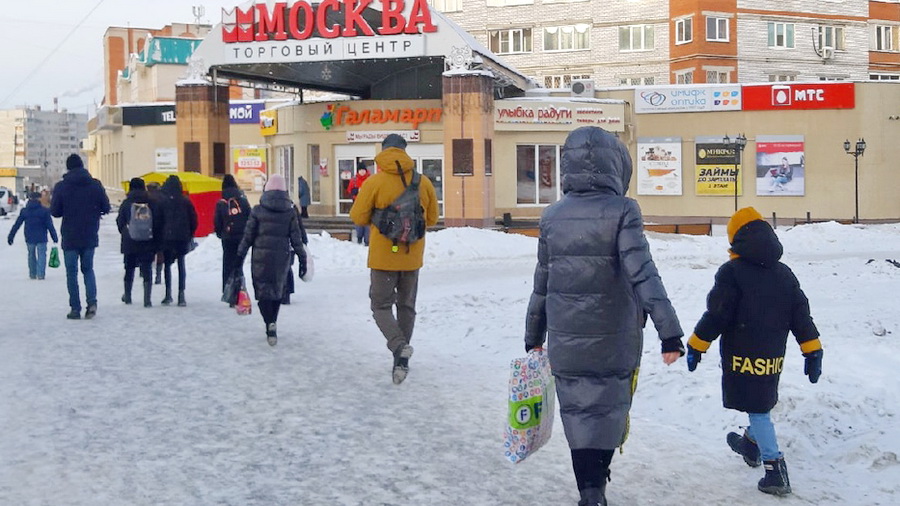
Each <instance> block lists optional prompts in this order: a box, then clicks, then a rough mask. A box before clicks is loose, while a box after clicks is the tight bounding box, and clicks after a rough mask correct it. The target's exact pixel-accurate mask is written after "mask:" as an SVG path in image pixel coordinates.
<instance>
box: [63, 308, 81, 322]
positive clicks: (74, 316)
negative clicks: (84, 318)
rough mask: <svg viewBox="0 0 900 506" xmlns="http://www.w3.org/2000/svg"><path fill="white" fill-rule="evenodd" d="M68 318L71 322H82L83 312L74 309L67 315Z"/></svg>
mask: <svg viewBox="0 0 900 506" xmlns="http://www.w3.org/2000/svg"><path fill="white" fill-rule="evenodd" d="M66 318H68V319H70V320H80V319H81V310H80V309H72V310H71V311H69V314H67V315H66Z"/></svg>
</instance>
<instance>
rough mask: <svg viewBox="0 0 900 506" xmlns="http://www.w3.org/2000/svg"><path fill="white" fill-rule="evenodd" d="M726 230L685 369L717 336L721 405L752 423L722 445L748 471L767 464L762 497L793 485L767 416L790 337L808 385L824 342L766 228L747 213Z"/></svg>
mask: <svg viewBox="0 0 900 506" xmlns="http://www.w3.org/2000/svg"><path fill="white" fill-rule="evenodd" d="M727 231H728V242H729V244H730V245H731V249H729V250H728V252H729V254H730V257H731V259H730V260H729V261H728V262H725V263H724V264H723V265H722V266H721V267H720V268H719V270H718V272H716V277H715V282H714V284H713V287H712V290H710V292H709V295H707V297H706V306H707V309H706V312H705V313H703V316H702V317H701V318H700V321H699V322H697V326H696V327H694V333H693V335H691V338H690V339H689V340H688V360H687V363H688V370H689V371H694V370H695V369H696V368H697V364H699V363H700V360H701V358H702V357H703V353H705V352H706V351H707V350H708V349H709V346H710V343H712V342H713V341H714V340H716V339H717V338H718V337H719V336H722V340H721V341H720V345H719V349H720V353H721V357H722V362H721V368H722V403H723V405H724V406H725V407H726V408H728V409H735V410H738V411H743V412H745V413H747V416H748V418H749V421H750V426H749V427H747V430H746V431H744V433H743V434H738V433H736V432H731V433H729V434H728V435H727V436H726V442H727V443H728V445H729V446H730V447H731V449H732V450H733V451H734V452H735V453H738V454H739V455H741V457H743V459H744V462H746V463H747V465H749V466H750V467H758V466H759V465H760V464H763V465H764V466H765V476H763V478H762V479H761V480H759V483H758V484H757V488H758V489H759V490H760V491H761V492H765V493H767V494H774V495H787V494H790V493H791V492H792V490H791V482H790V478H789V477H788V472H787V465H786V464H785V461H784V454H783V453H782V452H781V451H780V450H779V448H778V441H777V439H776V437H775V427H774V425H773V424H772V419H771V416H770V412H771V411H772V408H773V407H775V404H776V403H777V402H778V383H779V380H780V378H781V371H782V368H783V366H784V356H785V351H786V347H787V337H788V332H790V333H792V334H794V337H795V338H796V339H797V343H798V344H799V345H800V351H801V352H802V353H803V356H804V357H805V365H804V373H805V374H806V375H807V376H808V377H809V381H810V382H811V383H816V382H817V381H819V376H820V375H821V374H822V354H823V352H822V344H821V342H820V341H819V331H818V329H817V328H816V325H815V323H813V320H812V316H811V315H810V310H809V300H808V299H807V298H806V294H804V293H803V290H802V289H801V288H800V282H799V281H798V280H797V277H796V276H795V275H794V273H793V272H792V271H791V269H790V268H789V267H788V266H787V265H785V264H784V263H782V262H781V261H780V260H781V255H782V253H783V247H782V245H781V242H780V241H779V240H778V236H776V235H775V231H774V230H772V227H771V226H770V225H769V223H768V222H766V221H765V220H763V218H762V216H761V215H760V214H759V212H758V211H757V210H756V209H754V208H752V207H745V208H743V209H740V210H738V211H737V212H736V213H734V215H733V216H732V217H731V219H730V220H729V221H728V227H727Z"/></svg>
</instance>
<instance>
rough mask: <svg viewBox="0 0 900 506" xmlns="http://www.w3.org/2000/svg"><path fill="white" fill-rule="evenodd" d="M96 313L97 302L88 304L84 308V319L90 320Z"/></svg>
mask: <svg viewBox="0 0 900 506" xmlns="http://www.w3.org/2000/svg"><path fill="white" fill-rule="evenodd" d="M96 314H97V304H88V307H87V309H85V310H84V319H85V320H90V319H91V318H93V317H94V316H95V315H96Z"/></svg>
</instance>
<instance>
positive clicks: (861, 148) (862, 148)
mask: <svg viewBox="0 0 900 506" xmlns="http://www.w3.org/2000/svg"><path fill="white" fill-rule="evenodd" d="M851 147H852V148H853V151H851V150H850V148H851ZM844 151H845V152H846V153H847V154H848V155H851V156H853V181H854V188H855V189H854V194H855V195H854V197H855V201H856V210H855V212H854V213H853V223H859V157H860V156H862V155H863V153H865V152H866V140H865V139H863V138H862V137H860V138H859V140H858V141H856V146H853V145H851V144H850V140H849V139H847V140H845V141H844Z"/></svg>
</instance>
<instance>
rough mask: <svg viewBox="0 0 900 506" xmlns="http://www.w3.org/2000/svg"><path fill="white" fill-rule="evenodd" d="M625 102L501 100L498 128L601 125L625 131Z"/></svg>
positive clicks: (564, 128) (497, 111)
mask: <svg viewBox="0 0 900 506" xmlns="http://www.w3.org/2000/svg"><path fill="white" fill-rule="evenodd" d="M624 117H625V104H621V103H611V104H605V103H604V104H601V103H590V102H574V101H573V102H563V101H559V102H548V101H534V100H498V101H496V102H494V129H496V130H531V131H541V130H556V131H568V130H571V129H573V128H577V127H580V126H599V127H602V128H604V129H605V130H609V131H611V132H622V131H624V130H625V125H624V123H623V118H624Z"/></svg>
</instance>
